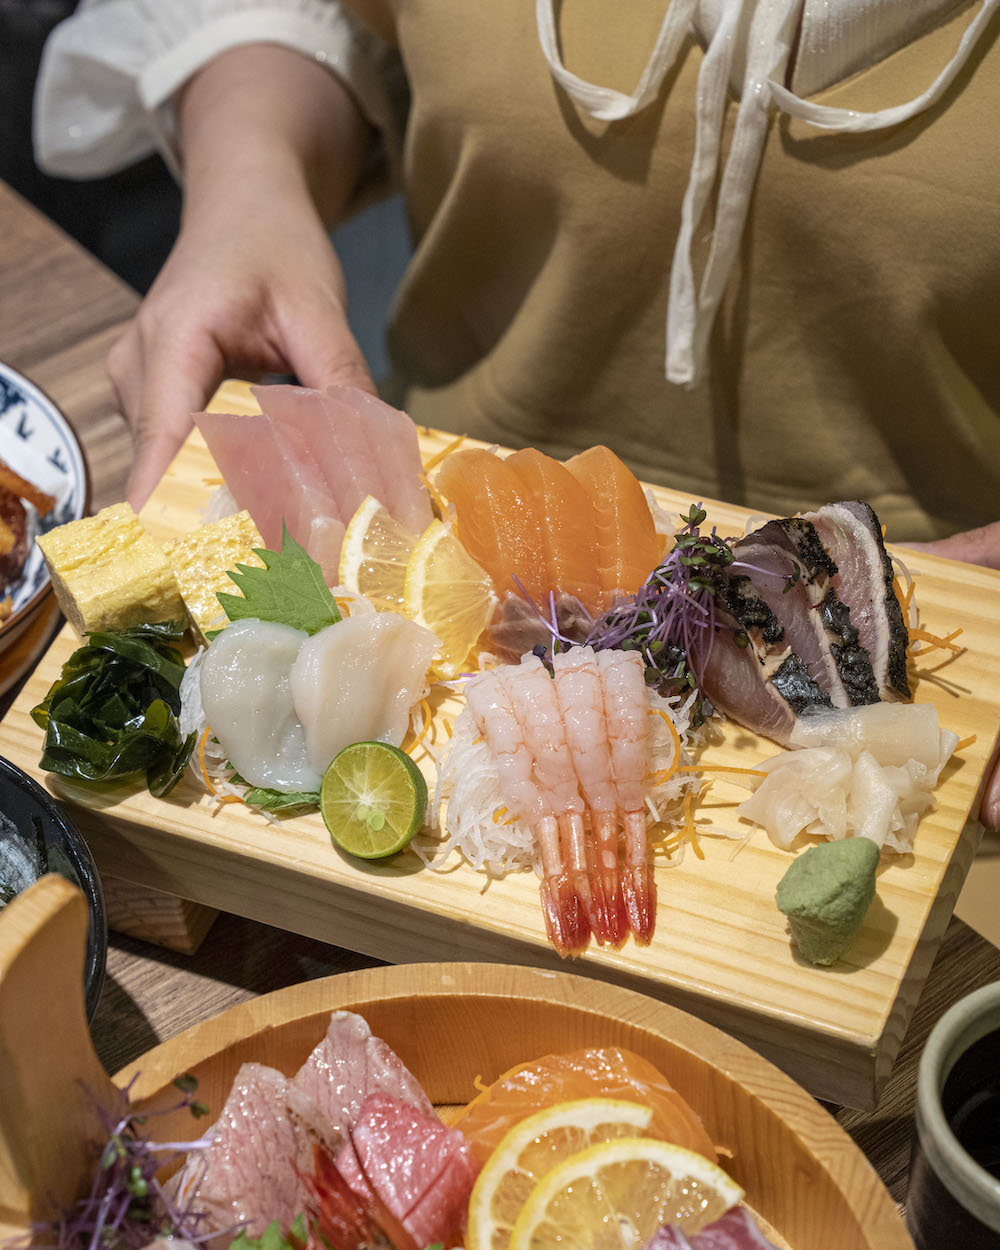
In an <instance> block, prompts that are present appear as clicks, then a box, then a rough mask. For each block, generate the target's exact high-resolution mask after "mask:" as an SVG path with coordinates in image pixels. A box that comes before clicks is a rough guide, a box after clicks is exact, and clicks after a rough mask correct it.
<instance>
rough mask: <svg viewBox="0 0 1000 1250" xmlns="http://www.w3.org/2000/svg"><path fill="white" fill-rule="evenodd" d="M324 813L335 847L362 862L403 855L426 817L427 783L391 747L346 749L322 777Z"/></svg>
mask: <svg viewBox="0 0 1000 1250" xmlns="http://www.w3.org/2000/svg"><path fill="white" fill-rule="evenodd" d="M319 810H320V813H321V814H322V817H323V822H324V824H325V825H326V827H327V829H328V830H329V832H330V836H331V837H332V838H333V840H334V842H336V844H337V845H338V846H339V847H340V848H341V849H342V850H345V851H347V852H348V854H350V855H357V856H358V857H359V858H361V859H384V858H385V856H387V855H394V854H395V853H396V852H397V851H401V850H402V849H403V847H404V846H406V844H407V843H408V842H409V841H410V839H411V838H412V837H413V835H414V834H415V833H416V832H417V831H418V830H419V829H420V827H421V826H422V825H423V823H424V818H425V817H426V815H427V782H426V781H425V780H424V776H423V773H421V771H420V769H419V768H418V767H417V766H416V764H415V763H414V762H413V760H411V759H410V757H409V756H408V755H407V754H406V752H405V751H401V750H400V749H399V747H394V746H390V745H389V743H387V742H355V743H354V744H353V745H352V746H348V747H344V749H343V750H342V751H341V752H340V753H339V754H338V755H337V757H336V759H335V760H334V761H333V763H332V764H331V765H330V766H329V768H327V770H326V772H325V773H324V774H323V783H322V785H321V787H320V792H319Z"/></svg>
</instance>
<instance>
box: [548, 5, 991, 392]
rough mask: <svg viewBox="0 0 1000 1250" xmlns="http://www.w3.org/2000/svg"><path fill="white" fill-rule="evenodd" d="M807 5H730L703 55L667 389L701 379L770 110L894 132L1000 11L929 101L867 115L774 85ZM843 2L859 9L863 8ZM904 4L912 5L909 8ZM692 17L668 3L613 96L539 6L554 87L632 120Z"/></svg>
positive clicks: (690, 10)
mask: <svg viewBox="0 0 1000 1250" xmlns="http://www.w3.org/2000/svg"><path fill="white" fill-rule="evenodd" d="M805 2H806V0H729V2H728V3H727V5H726V8H725V11H724V13H723V15H722V18H721V20H720V22H719V25H718V27H717V28H716V30H715V33H714V34H713V36H712V39H711V41H710V43H709V45H708V48H707V49H706V52H705V56H704V60H703V61H702V65H701V69H700V70H699V73H698V90H697V98H696V102H695V150H694V158H693V160H692V165H691V173H690V177H689V179H688V185H687V189H686V191H685V195H684V201H683V204H682V206H681V226H680V231H679V233H678V237H677V241H676V244H675V248H674V257H673V263H672V265H671V272H670V296H669V301H668V305H667V331H666V364H665V370H664V371H665V375H666V377H667V379H668V380H669V381H671V382H676V383H680V384H684V385H688V386H691V385H694V384H695V383H696V382H697V381H698V380H699V379H700V378H701V376H702V374H703V372H704V367H705V361H706V358H707V355H708V341H709V336H710V334H711V329H712V325H713V324H714V321H715V318H716V315H717V313H718V310H719V306H720V304H721V302H722V297H723V294H724V292H725V288H726V285H727V283H728V281H729V276H730V273H731V271H732V267H733V264H734V262H735V260H736V255H737V252H738V250H739V245H740V240H741V238H742V236H743V231H744V228H745V226H746V218H747V212H748V209H749V204H750V197H751V194H752V191H753V185H754V181H755V180H756V177H757V172H758V170H759V168H760V162H761V158H762V155H763V151H764V141H765V139H766V136H767V126H768V120H769V117H770V113H771V109H772V107H777V108H779V109H781V110H783V111H784V112H786V113H787V114H789V115H790V116H792V117H797V118H800V119H801V120H803V121H805V122H808V123H810V124H811V125H814V126H817V127H820V128H822V129H826V130H836V131H850V132H853V133H858V132H863V131H871V130H883V129H886V128H887V127H890V126H896V125H898V124H899V123H900V122H903V121H907V120H908V119H909V118H911V117H913V116H915V115H916V114H917V113H920V112H922V111H923V110H924V109H926V108H929V107H930V106H931V105H932V104H934V103H935V102H936V101H937V100H938V99H940V97H941V96H942V95H943V93H944V92H945V90H946V89H947V88H948V86H949V85H950V84H951V83H952V81H953V80H954V78H955V76H956V75H957V74H958V73H959V71H960V70H961V68H962V66H963V65H964V64H965V63H966V61H967V60H968V57H969V55H970V53H971V52H972V49H973V48H974V46H975V44H976V42H977V40H978V39H979V36H980V35H981V34H982V32H983V31H984V30H985V28H986V26H987V24H988V23H989V21H990V19H991V17H992V16H993V14H994V13H995V12H996V11H997V8H998V7H1000V0H982V6H981V8H980V11H979V13H978V14H977V15H976V17H975V19H974V20H973V21H972V22H971V23H970V25H969V26H968V28H967V29H966V31H965V33H964V34H963V36H962V39H961V42H960V43H959V46H958V49H957V51H956V52H955V55H954V56H953V57H952V59H951V60H950V61H949V62H948V64H947V65H946V66H945V67H944V69H943V70H942V71H941V73H940V74H939V75H938V76H937V78H936V79H935V80H934V82H933V83H932V84H931V85H930V87H928V88H927V90H926V91H924V92H922V93H921V94H920V95H918V96H917V97H916V98H915V99H913V100H910V101H909V102H908V103H906V104H901V105H897V106H895V107H893V108H887V109H881V110H879V111H878V112H874V113H863V112H859V111H857V110H854V109H842V108H830V107H828V106H826V105H820V104H814V103H812V102H811V101H809V100H803V99H801V98H800V97H799V96H796V95H794V94H793V93H792V92H791V91H789V90H788V89H787V88H786V87H783V86H782V85H781V83H780V82H779V81H776V80H778V79H781V78H784V77H785V73H786V70H787V66H788V58H789V54H790V49H791V44H792V40H793V38H794V36H795V31H796V29H797V28H798V25H799V22H800V20H801V17H802V11H803V8H804V5H805ZM843 2H844V3H855V4H857V3H864V0H843ZM899 3H902V4H906V3H907V0H899ZM694 11H695V0H669V3H668V7H667V12H666V15H665V17H664V20H663V24H662V26H661V28H660V33H659V35H658V36H657V40H656V44H655V46H654V48H653V51H652V53H651V55H650V58H649V61H648V63H647V65H646V68H645V69H644V70H643V72H642V76H641V77H640V79H639V82H638V84H637V85H636V88H635V90H634V91H633V92H632V94H631V95H625V94H624V93H623V92H620V91H615V90H614V89H612V88H610V87H599V86H594V85H593V84H591V83H587V82H585V81H584V80H583V79H581V78H579V77H577V76H576V75H575V74H572V73H570V72H569V70H567V69H566V67H565V66H564V65H563V63H562V59H561V56H560V53H559V45H558V38H557V35H556V24H555V11H554V0H536V6H535V14H536V20H537V24H538V34H539V41H540V43H541V46H542V51H543V53H544V55H545V59H546V60H547V61H548V64H549V68H550V69H551V71H552V75H553V77H554V78H555V79H556V81H557V82H558V83H559V84H560V86H561V87H562V88H563V89H564V90H565V91H566V92H567V93H568V94H569V95H570V96H571V97H572V98H573V99H574V100H576V101H577V103H578V104H579V105H580V106H581V107H582V108H584V109H585V110H586V111H587V112H588V113H589V114H590V115H591V116H592V117H594V118H595V119H597V120H599V121H608V122H613V121H618V120H620V119H621V118H624V117H629V116H631V115H632V114H633V113H636V112H638V111H639V110H640V109H642V108H644V107H646V105H647V104H649V103H650V102H651V101H652V100H654V99H655V98H656V96H657V94H658V92H659V90H660V88H661V86H662V83H663V80H664V78H665V77H666V75H667V73H668V71H669V70H670V68H671V67H672V65H673V64H674V62H675V60H676V59H677V56H678V54H679V52H680V50H681V47H682V45H683V42H684V39H685V37H686V36H687V35H688V34H689V33H690V31H691V23H692V19H693V16H694ZM751 14H752V17H751V16H750V15H751ZM748 19H749V33H748V35H747V40H748V45H749V46H748V52H747V56H746V72H745V74H744V79H743V86H742V91H741V93H740V104H739V111H738V113H737V116H736V126H735V130H734V132H733V139H732V143H731V144H730V148H729V154H728V156H727V158H726V164H725V169H724V171H723V175H722V181H721V185H720V187H719V194H718V198H717V202H716V208H715V225H714V230H713V232H712V242H711V245H710V248H709V254H708V259H707V261H706V264H705V269H704V272H703V274H702V278H701V285H700V288H699V289H698V291H697V293H696V291H695V277H694V264H693V259H692V247H693V240H694V235H695V231H696V230H697V229H698V226H699V225H700V223H701V221H702V219H703V217H704V215H705V212H706V209H707V207H708V201H709V196H710V194H711V188H712V186H713V184H714V182H715V177H716V173H717V171H718V168H719V160H720V155H721V143H722V126H723V121H724V117H725V109H726V104H727V100H728V84H729V76H730V72H731V69H732V63H733V57H734V51H735V47H736V43H737V38H738V34H739V32H740V30H741V28H742V26H743V24H744V23H745V22H746V21H747V20H748Z"/></svg>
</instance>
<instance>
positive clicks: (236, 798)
mask: <svg viewBox="0 0 1000 1250" xmlns="http://www.w3.org/2000/svg"><path fill="white" fill-rule="evenodd" d="M216 799H217V801H218V802H219V804H220V805H221V804H222V803H246V799H245V798H243V796H242V795H240V794H219V795H216Z"/></svg>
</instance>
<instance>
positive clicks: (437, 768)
mask: <svg viewBox="0 0 1000 1250" xmlns="http://www.w3.org/2000/svg"><path fill="white" fill-rule="evenodd" d="M253 395H254V398H255V400H256V404H257V405H258V408H257V410H255V411H253V412H244V413H219V412H210V413H204V414H201V415H199V416H198V417H197V418H196V421H197V425H198V428H199V430H200V432H201V434H202V436H203V437H204V439H205V442H206V443H207V445H208V448H209V450H210V452H211V454H212V456H213V458H214V460H215V462H216V464H217V466H218V468H219V471H220V473H221V475H222V479H223V483H222V485H221V487H220V489H219V490H218V491H217V492H216V495H215V496H214V497H213V500H212V502H211V504H210V508H211V513H210V515H211V517H212V519H210V520H207V522H206V524H205V525H204V526H203V527H202V528H200V529H198V530H195V531H193V532H191V533H187V534H182V535H180V536H178V537H177V538H176V539H174V540H172V541H170V542H168V543H166V544H164V545H162V546H161V545H159V544H157V543H155V542H154V541H153V540H152V538H151V537H150V536H149V534H148V533H146V532H145V530H144V529H143V527H142V524H141V522H140V521H139V519H138V518H136V517H135V516H134V515H133V514H131V512H130V510H129V509H128V508H127V506H126V505H117V506H116V507H115V508H112V509H107V510H105V512H103V513H101V514H99V515H98V516H97V517H96V518H88V519H87V520H85V521H83V522H76V523H73V525H69V526H64V527H61V528H60V529H59V530H56V531H54V532H53V534H51V535H49V536H47V537H46V540H45V542H44V545H43V550H44V552H45V555H46V559H47V561H48V563H49V566H50V569H51V572H52V576H53V583H54V585H55V587H56V590H57V594H58V595H59V597H60V603H61V605H62V607H63V610H64V612H65V613H66V615H67V617H68V619H69V620H70V621H71V622H72V623H73V624H74V625H75V626H76V627H77V629H78V631H79V632H80V633H81V635H84V636H85V639H86V640H85V642H84V645H83V646H82V647H81V649H80V651H78V652H77V653H76V655H75V656H74V657H73V659H72V660H71V661H70V663H69V664H67V665H66V666H65V668H64V671H63V674H62V676H61V678H60V681H59V682H57V683H56V685H55V686H53V688H52V690H51V691H50V692H49V695H48V697H47V698H46V699H45V700H44V702H43V703H41V704H40V705H39V706H38V707H37V708H36V709H35V710H34V712H33V716H34V717H35V719H36V721H37V723H38V724H39V725H40V726H41V727H42V728H43V729H44V730H45V734H46V738H45V745H44V750H43V756H42V764H43V766H44V767H45V768H47V769H50V770H52V771H54V772H60V773H63V774H64V775H68V776H71V777H74V778H76V779H78V780H84V781H86V782H100V783H106V782H109V781H112V782H113V781H118V780H120V779H122V778H135V777H136V776H141V775H142V774H145V780H146V783H147V784H148V786H149V788H150V790H151V791H152V792H153V793H154V794H156V795H165V794H167V793H168V792H170V791H171V789H172V788H173V787H174V786H175V785H177V783H178V782H179V781H180V780H181V779H182V778H184V781H185V785H186V786H188V787H191V791H192V793H200V794H202V795H204V794H205V793H206V792H207V794H208V795H209V796H211V801H212V803H214V804H216V805H221V804H242V805H244V806H245V807H246V808H247V809H248V810H249V811H250V812H252V813H254V814H255V816H258V817H259V818H260V819H261V820H262V821H265V820H281V819H283V818H284V817H285V816H287V815H289V814H293V815H301V814H302V813H304V812H308V811H310V810H319V812H320V813H321V814H322V817H323V819H324V821H325V822H326V826H327V828H328V829H329V832H330V834H331V836H332V838H333V841H334V843H335V844H336V845H337V846H338V847H339V848H340V849H341V850H342V851H343V852H345V853H347V854H349V855H350V856H352V857H354V858H355V859H357V860H364V859H377V858H380V857H385V856H388V855H394V854H407V855H414V854H415V855H417V856H419V858H420V860H421V861H422V862H423V864H424V865H425V866H426V869H427V871H428V872H429V873H433V872H435V871H439V870H444V871H450V869H451V868H452V867H453V866H454V865H455V864H456V863H458V862H464V863H465V864H466V865H467V866H469V867H470V868H471V869H473V870H474V871H476V872H480V873H482V874H484V879H491V880H495V879H499V878H502V877H504V876H506V875H507V874H510V873H520V872H534V873H536V874H537V876H538V877H539V896H540V903H541V913H542V922H543V924H544V929H545V933H546V935H547V937H548V940H549V941H550V942H551V943H552V945H553V946H554V947H555V949H556V950H557V951H559V953H560V954H562V955H569V956H574V955H579V954H581V953H582V952H583V951H585V950H586V949H587V948H588V947H589V946H590V944H591V943H593V944H594V945H595V946H598V947H601V948H604V949H609V950H614V949H618V948H620V947H622V946H623V944H625V943H626V942H630V941H631V942H634V943H636V944H638V945H640V946H643V945H648V944H649V943H650V942H652V941H654V940H655V932H656V921H657V909H658V889H659V888H660V885H661V884H662V882H663V880H664V879H665V878H664V876H663V873H662V872H661V871H659V870H660V869H663V870H666V869H669V868H670V867H673V866H676V865H677V864H679V863H681V862H682V861H683V860H684V858H685V856H689V855H693V856H695V857H697V858H698V859H699V861H705V855H704V851H703V849H702V846H701V839H702V838H704V837H710V838H712V837H715V838H728V839H730V840H731V841H732V843H733V845H732V849H731V854H737V853H738V852H739V849H740V845H741V844H742V843H743V842H745V841H746V840H747V839H749V838H751V837H768V838H770V839H771V841H772V842H773V843H774V845H775V846H777V847H780V848H781V849H782V850H783V851H787V852H788V858H789V873H788V874H787V875H786V878H785V879H783V881H782V884H781V887H780V888H779V892H778V897H777V904H778V906H779V907H780V909H781V910H782V911H783V912H784V913H785V915H786V916H787V917H788V922H789V926H790V930H791V934H792V938H793V940H794V941H795V943H796V944H797V946H798V948H799V951H800V953H801V954H802V955H803V956H804V958H806V959H807V960H809V961H811V962H813V963H815V964H820V965H823V964H831V963H835V962H837V961H838V960H841V959H843V958H845V957H848V952H849V949H850V945H851V942H852V940H853V938H854V936H855V934H856V933H857V931H858V929H859V927H860V926H861V924H862V923H863V920H864V916H865V913H866V911H867V908H868V906H869V905H870V903H871V902H872V898H873V896H874V892H875V882H876V874H877V871H878V869H879V866H880V864H882V863H884V862H885V861H886V860H889V859H892V858H893V857H899V856H900V855H906V854H908V853H909V852H910V851H911V850H912V849H913V846H914V837H915V835H916V831H917V827H918V824H919V821H920V819H921V816H922V815H923V814H924V813H925V812H927V811H928V810H930V809H931V808H932V807H933V805H934V802H935V800H934V789H935V786H936V785H937V783H938V780H939V778H940V775H941V772H942V769H943V768H944V767H945V765H946V764H947V762H948V761H949V760H950V759H951V757H952V756H953V755H954V753H955V752H956V751H961V750H962V749H964V748H965V747H966V746H968V745H969V743H970V742H971V741H972V739H964V740H962V741H960V736H961V735H960V733H958V732H955V729H956V728H958V726H957V725H956V726H951V725H949V726H945V725H941V724H939V722H938V715H937V711H936V709H935V707H934V705H933V704H930V703H915V702H914V701H913V694H914V689H915V686H916V683H917V678H918V670H917V668H916V663H917V658H918V657H919V656H920V655H922V654H924V653H925V652H926V651H927V650H929V649H935V650H936V651H938V652H940V653H942V654H943V655H944V657H945V658H946V659H947V658H950V657H952V656H954V655H956V654H959V653H960V651H961V644H960V643H958V642H956V637H957V633H958V632H960V631H956V632H955V633H952V634H949V635H947V636H944V637H939V636H937V635H934V634H932V633H930V632H929V631H927V630H926V629H925V628H923V627H922V626H921V623H920V618H919V612H918V607H917V603H916V598H915V596H914V591H913V581H912V579H911V578H910V576H909V573H908V571H907V570H906V568H905V566H903V565H902V564H900V563H899V561H898V560H897V559H896V558H895V557H894V556H892V555H890V553H889V552H888V550H887V548H886V546H885V543H884V536H883V532H882V527H881V525H880V523H879V521H878V518H877V516H876V515H875V513H874V512H873V510H872V509H871V508H870V507H869V506H868V505H867V504H866V503H864V502H863V501H857V500H848V501H839V502H834V503H830V504H827V505H824V506H823V507H821V508H819V509H816V510H814V511H812V512H807V513H803V514H802V515H799V516H795V517H786V518H778V519H771V520H767V519H762V520H761V521H760V522H759V523H751V524H750V525H749V526H748V527H747V532H746V533H744V534H737V535H730V536H725V537H724V536H723V535H721V534H719V533H718V532H717V531H716V529H715V528H714V527H712V528H707V527H706V521H707V515H706V512H705V510H704V509H703V508H702V507H701V505H700V504H697V503H694V504H692V505H691V507H690V509H689V510H688V511H687V512H686V513H684V514H683V515H668V514H666V513H664V512H663V510H662V509H661V508H660V507H659V506H658V504H657V502H656V499H655V497H654V496H653V495H652V494H651V493H649V492H647V491H646V490H644V488H643V487H642V485H641V484H640V483H639V481H638V480H637V479H636V477H635V476H634V475H633V474H632V473H631V471H630V470H629V469H628V468H627V467H626V466H625V465H624V464H623V462H622V461H621V460H620V459H619V458H618V457H617V456H616V455H615V454H614V453H613V452H612V451H611V450H609V449H608V448H607V447H593V448H589V449H587V450H586V451H584V452H582V453H580V454H578V455H576V456H573V457H572V458H570V459H569V460H567V461H565V462H562V461H559V460H556V459H553V458H552V457H550V456H547V455H545V454H543V453H542V452H540V451H537V450H535V449H533V448H525V449H523V450H520V451H516V452H513V453H511V454H504V453H502V452H501V451H500V450H499V449H496V448H484V447H481V446H474V445H471V444H469V443H467V440H465V439H463V438H461V437H458V438H456V439H455V440H454V441H453V443H451V444H449V445H448V446H446V447H445V448H444V449H443V450H441V451H440V452H438V453H437V454H435V455H433V456H429V457H428V458H427V459H426V460H425V459H423V458H422V456H421V443H420V438H419V436H418V431H417V428H416V426H415V425H414V424H413V422H412V421H411V420H410V419H409V417H407V416H406V414H405V413H402V412H399V411H397V410H395V409H393V408H390V407H389V406H387V405H385V404H384V403H382V402H381V401H379V400H377V399H375V398H374V397H372V396H370V395H367V394H363V393H361V392H358V391H353V390H350V389H349V388H340V387H334V388H330V389H329V390H327V391H311V390H307V389H305V388H301V387H287V386H269V387H257V388H253ZM75 527H76V528H75ZM81 527H82V528H81ZM82 547H86V549H87V550H89V551H93V550H97V551H99V552H101V553H103V554H102V555H100V556H97V557H92V558H90V559H89V560H86V561H83V562H81V561H80V559H79V553H80V550H81V548H82ZM122 552H126V553H127V556H123V555H122ZM726 722H730V723H735V724H737V725H741V726H745V727H746V728H748V729H749V730H751V731H752V732H753V733H755V734H758V735H760V736H762V737H764V738H766V739H769V740H770V741H771V742H772V743H773V744H774V749H773V752H772V753H771V754H770V755H769V756H767V757H766V758H760V757H754V758H752V759H749V760H747V761H746V764H745V766H735V765H732V764H725V765H720V764H713V763H712V762H711V747H712V745H713V743H714V742H715V741H717V740H718V738H719V734H720V729H719V727H720V726H721V725H723V724H725V723H726ZM415 759H417V760H419V762H420V767H417V766H416V764H415V763H414V760H415ZM719 774H724V775H725V778H726V780H728V781H730V782H734V783H736V784H737V785H738V786H742V787H743V788H744V789H745V790H746V791H749V792H750V794H749V796H748V797H747V798H746V799H745V800H744V801H742V802H739V803H738V805H737V804H736V801H734V807H735V813H736V820H734V821H733V822H731V823H730V825H729V826H728V827H724V826H722V825H719V824H715V823H709V822H705V821H701V822H700V823H696V818H697V816H698V813H699V812H700V811H701V809H702V805H703V803H704V799H705V796H706V794H707V793H708V791H709V789H710V787H711V785H712V781H713V778H715V777H716V776H717V775H719ZM178 793H180V792H178ZM740 822H742V823H740ZM262 836H266V835H264V834H262ZM704 871H705V872H706V873H710V872H711V865H710V863H709V862H705V863H704Z"/></svg>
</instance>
